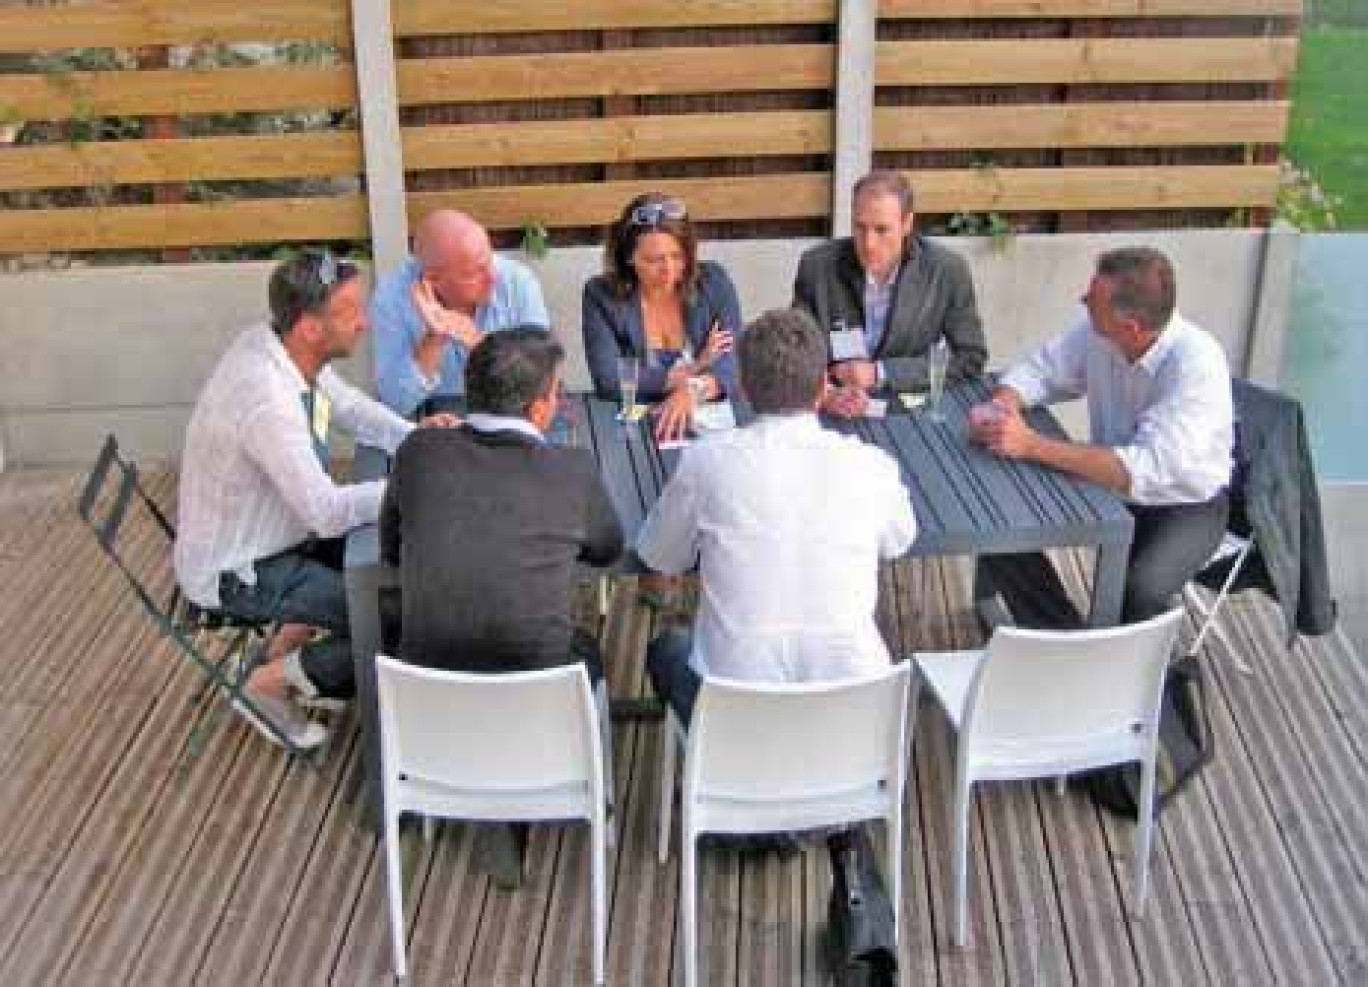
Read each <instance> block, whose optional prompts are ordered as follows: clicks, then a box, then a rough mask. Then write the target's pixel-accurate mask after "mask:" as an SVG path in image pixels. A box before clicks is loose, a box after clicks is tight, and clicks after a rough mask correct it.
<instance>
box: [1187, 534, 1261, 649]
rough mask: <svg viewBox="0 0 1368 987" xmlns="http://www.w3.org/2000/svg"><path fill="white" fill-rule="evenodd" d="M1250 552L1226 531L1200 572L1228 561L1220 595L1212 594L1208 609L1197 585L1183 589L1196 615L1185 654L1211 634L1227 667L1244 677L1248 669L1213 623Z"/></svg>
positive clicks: (1250, 543)
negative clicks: (1195, 626) (1222, 648)
mask: <svg viewBox="0 0 1368 987" xmlns="http://www.w3.org/2000/svg"><path fill="white" fill-rule="evenodd" d="M1253 548H1254V542H1253V540H1252V539H1249V538H1241V537H1240V536H1239V535H1234V534H1231V533H1230V532H1229V531H1227V532H1226V533H1225V535H1224V536H1223V537H1222V538H1221V544H1219V545H1217V546H1216V551H1214V552H1212V553H1211V558H1210V559H1209V560H1208V561H1207V564H1206V565H1205V566H1203V567H1202V568H1204V569H1206V568H1210V567H1211V566H1213V565H1216V564H1218V563H1222V562H1226V561H1227V560H1230V571H1229V572H1228V573H1226V578H1225V581H1224V582H1223V583H1222V584H1221V589H1220V592H1218V593H1217V594H1216V599H1214V600H1212V602H1211V606H1209V607H1208V606H1207V605H1206V603H1205V602H1204V601H1203V600H1202V594H1201V593H1199V592H1198V590H1197V583H1196V581H1195V580H1191V581H1189V582H1188V583H1187V585H1185V586H1184V587H1183V599H1184V600H1185V601H1186V602H1187V605H1188V606H1189V607H1191V608H1192V609H1193V610H1194V611H1196V613H1197V614H1198V615H1199V616H1198V620H1199V621H1200V625H1199V626H1198V629H1197V636H1196V637H1194V638H1193V639H1192V644H1191V645H1190V646H1189V647H1188V652H1187V653H1188V654H1189V655H1195V654H1197V652H1198V651H1200V650H1201V648H1202V642H1203V641H1204V640H1206V636H1207V633H1208V632H1212V633H1214V634H1215V635H1216V637H1217V638H1219V639H1220V641H1221V643H1222V644H1223V645H1225V654H1226V656H1227V657H1228V658H1229V659H1230V661H1231V663H1232V664H1234V666H1235V667H1236V668H1237V669H1239V670H1240V671H1241V672H1243V673H1244V674H1246V675H1252V674H1254V673H1253V671H1252V670H1251V669H1250V667H1249V665H1248V664H1247V663H1246V662H1245V661H1244V659H1242V658H1241V657H1240V656H1239V652H1237V651H1236V650H1235V646H1234V644H1232V643H1231V640H1230V638H1228V637H1226V635H1225V632H1224V631H1223V630H1221V625H1220V624H1218V623H1217V622H1216V618H1217V617H1218V616H1220V613H1221V606H1222V605H1223V604H1224V603H1225V601H1226V597H1227V596H1229V595H1230V587H1232V586H1234V585H1235V580H1236V578H1237V577H1238V576H1239V575H1240V570H1242V569H1243V568H1244V565H1245V562H1246V561H1247V560H1248V559H1249V554H1250V552H1251V551H1252V550H1253Z"/></svg>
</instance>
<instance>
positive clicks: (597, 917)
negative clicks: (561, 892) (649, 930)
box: [589, 818, 612, 985]
mask: <svg viewBox="0 0 1368 987" xmlns="http://www.w3.org/2000/svg"><path fill="white" fill-rule="evenodd" d="M611 831H612V826H611V824H610V823H609V821H608V820H607V819H606V818H600V819H599V820H598V821H597V822H595V821H591V822H590V832H589V835H590V840H591V842H592V843H593V846H592V847H591V848H590V856H589V861H590V868H591V871H592V873H591V874H590V877H589V880H590V882H591V883H592V885H593V891H592V894H593V902H592V904H591V908H592V909H593V929H592V934H593V937H594V958H593V964H594V983H595V984H599V985H602V984H603V983H605V982H606V979H607V974H606V973H605V971H604V965H605V962H606V957H607V953H608V834H609V833H610V832H611Z"/></svg>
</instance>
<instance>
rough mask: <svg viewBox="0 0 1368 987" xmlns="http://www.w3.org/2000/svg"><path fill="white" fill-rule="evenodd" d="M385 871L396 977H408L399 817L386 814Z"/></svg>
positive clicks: (395, 814)
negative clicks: (405, 953) (405, 952)
mask: <svg viewBox="0 0 1368 987" xmlns="http://www.w3.org/2000/svg"><path fill="white" fill-rule="evenodd" d="M383 838H384V841H385V871H386V875H385V876H386V879H387V880H386V883H387V884H388V886H389V888H388V890H389V918H390V942H391V943H392V944H393V947H394V975H395V976H396V977H398V978H400V979H403V978H404V977H406V976H408V961H407V959H406V957H405V955H404V947H405V942H404V868H403V863H402V861H401V860H400V858H399V815H398V813H395V812H389V811H387V812H386V813H385V831H384V837H383Z"/></svg>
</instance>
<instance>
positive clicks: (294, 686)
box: [285, 648, 351, 713]
mask: <svg viewBox="0 0 1368 987" xmlns="http://www.w3.org/2000/svg"><path fill="white" fill-rule="evenodd" d="M285 682H286V684H287V685H289V687H290V691H291V692H292V693H293V699H294V701H295V702H296V703H297V704H298V705H300V706H303V707H304V708H305V709H325V710H328V711H330V712H333V713H340V712H342V711H343V710H344V709H346V708H347V706H348V705H349V704H350V703H351V700H350V699H339V698H336V697H333V696H325V695H323V694H322V693H320V692H319V691H318V686H316V685H314V684H313V680H312V679H310V678H309V676H308V675H306V674H304V666H303V665H302V664H301V663H300V660H299V649H298V648H296V649H295V650H294V651H291V652H290V653H289V654H288V655H286V656H285Z"/></svg>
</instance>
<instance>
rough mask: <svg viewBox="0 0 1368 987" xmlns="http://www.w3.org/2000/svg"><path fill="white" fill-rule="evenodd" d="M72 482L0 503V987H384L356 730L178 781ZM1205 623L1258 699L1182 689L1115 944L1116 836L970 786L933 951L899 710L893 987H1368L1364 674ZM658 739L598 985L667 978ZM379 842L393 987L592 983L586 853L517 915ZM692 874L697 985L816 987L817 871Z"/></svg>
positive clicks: (619, 642)
mask: <svg viewBox="0 0 1368 987" xmlns="http://www.w3.org/2000/svg"><path fill="white" fill-rule="evenodd" d="M76 482H77V480H76V477H75V476H74V475H72V474H64V473H20V474H9V475H5V476H2V477H0V587H3V593H0V642H3V645H0V654H3V662H4V673H3V675H0V737H3V743H0V818H2V819H3V820H4V822H3V826H0V984H5V985H27V984H42V985H55V984H92V985H93V984H100V985H114V984H137V985H145V984H177V985H181V984H202V985H215V987H217V985H224V987H227V985H234V987H236V985H241V984H256V983H271V984H288V985H302V984H315V983H317V984H322V983H332V984H340V985H351V984H374V983H385V982H388V981H389V977H388V974H387V971H388V969H389V952H388V949H389V947H388V939H387V933H386V931H385V925H384V921H383V911H382V908H383V904H382V894H383V890H384V872H383V867H382V864H381V858H380V855H379V854H378V853H377V844H376V840H375V839H374V838H373V837H372V836H370V835H369V834H367V833H365V832H364V831H362V830H361V829H360V828H359V827H358V825H357V823H356V819H357V807H356V805H355V803H354V802H352V801H349V799H348V795H349V792H350V790H351V787H352V785H353V784H354V777H355V773H356V772H355V768H356V762H357V754H358V750H357V745H356V742H355V731H354V729H353V728H352V725H351V724H350V723H349V722H346V721H344V722H343V723H342V724H340V726H339V730H338V737H337V739H336V740H335V742H334V743H333V745H332V749H331V750H330V752H329V754H328V756H327V757H326V759H324V760H323V762H322V764H321V767H319V768H315V767H313V766H310V765H307V764H304V763H299V762H295V763H291V762H288V761H287V760H286V759H285V758H283V757H282V756H280V754H279V753H278V752H277V751H276V750H274V749H273V748H271V747H269V746H268V745H267V744H265V743H264V742H263V741H262V740H260V739H259V738H258V737H257V736H256V735H255V734H252V733H251V732H250V731H249V730H248V729H247V728H246V727H244V726H243V725H242V724H241V723H240V722H238V721H237V720H236V719H234V718H231V717H230V718H228V719H227V720H226V721H225V722H224V724H223V725H222V726H221V727H220V728H219V729H217V730H216V731H215V732H214V733H213V734H212V735H211V737H210V739H209V742H208V745H207V747H206V749H205V750H204V751H203V753H202V754H201V755H200V756H199V757H197V758H194V759H189V760H187V759H186V758H185V757H184V754H185V752H186V747H187V743H188V740H189V737H190V731H191V729H192V727H193V725H194V724H195V722H196V720H197V717H198V716H200V715H202V713H200V712H197V711H196V709H195V708H194V707H193V706H192V705H190V702H189V700H190V697H191V695H192V693H193V691H194V688H195V685H196V676H195V674H194V673H193V670H192V669H190V668H189V667H188V666H185V665H184V663H182V662H179V661H177V660H176V659H175V656H174V654H173V652H172V651H171V649H170V648H169V647H167V646H166V645H165V643H164V642H162V641H160V640H159V639H158V637H157V635H156V633H155V631H154V628H153V627H152V626H151V625H150V624H149V623H148V622H147V621H146V620H144V619H143V617H142V616H141V614H140V612H139V610H138V609H137V605H136V603H135V601H134V600H133V599H132V597H131V596H130V595H129V594H128V593H127V592H126V591H125V590H124V588H123V586H122V584H121V583H120V582H119V579H118V576H117V573H116V572H115V571H114V570H113V569H112V568H111V567H110V566H109V565H107V564H106V563H105V562H104V560H103V558H102V556H101V555H100V554H99V553H98V551H97V549H96V547H95V545H94V543H93V541H92V539H91V538H90V536H89V534H88V532H87V531H86V530H85V529H84V528H83V526H81V525H80V523H79V522H78V521H77V520H76V519H75V517H74V513H73V510H72V506H71V505H72V500H73V497H74V493H75V489H76ZM159 486H160V487H161V488H162V492H163V493H165V490H166V487H167V484H166V483H165V482H162V483H161V484H159ZM132 544H133V546H134V548H135V549H136V550H137V551H139V552H141V553H142V554H143V555H144V557H150V556H152V555H153V553H155V552H156V550H157V546H156V544H155V542H154V541H153V540H152V539H151V538H148V537H141V538H135V539H134V541H133V543H132ZM931 575H932V576H933V579H932V580H931V582H930V583H929V584H928V585H929V587H930V592H925V591H923V589H922V586H923V583H922V579H921V572H920V570H919V569H918V567H917V566H915V565H906V566H900V567H898V568H897V569H892V570H889V572H888V573H887V575H886V589H887V592H886V594H885V597H886V602H887V606H886V608H885V614H884V617H885V621H886V625H887V628H888V630H889V632H890V634H891V635H892V637H893V638H894V639H896V640H898V641H900V642H901V644H902V646H903V647H904V648H905V649H911V648H914V647H922V648H938V647H951V646H954V647H965V646H972V645H974V644H976V643H978V640H979V634H978V631H977V629H976V628H975V626H974V623H973V621H972V619H971V618H970V617H969V615H968V613H967V611H966V609H965V607H966V603H967V596H968V588H967V586H966V585H965V581H964V578H963V572H962V567H960V566H958V565H954V564H951V565H933V566H932V567H931ZM1229 615H1230V616H1229V620H1230V623H1229V624H1228V625H1227V626H1228V627H1229V628H1230V630H1231V633H1232V635H1233V637H1234V638H1235V640H1236V641H1237V642H1239V646H1240V648H1241V650H1242V651H1243V652H1244V653H1245V655H1246V657H1247V658H1248V659H1249V661H1250V662H1251V664H1252V665H1253V667H1254V675H1253V676H1252V677H1245V676H1242V675H1240V674H1238V673H1236V672H1235V671H1234V670H1233V668H1232V666H1231V665H1230V664H1229V663H1228V662H1225V661H1221V660H1219V659H1217V660H1214V661H1211V662H1210V663H1209V667H1210V669H1211V670H1212V672H1213V683H1214V688H1213V689H1212V690H1211V696H1212V699H1213V700H1214V706H1213V711H1212V712H1213V717H1214V722H1215V729H1216V733H1217V735H1218V743H1219V745H1220V751H1219V756H1218V760H1217V763H1216V764H1215V765H1214V766H1212V767H1211V768H1210V769H1209V770H1207V771H1206V772H1205V773H1204V775H1203V776H1202V777H1201V778H1200V780H1199V781H1198V783H1197V784H1196V785H1195V786H1194V787H1193V788H1192V789H1190V790H1189V791H1188V792H1186V793H1185V794H1184V795H1183V796H1182V797H1181V799H1180V801H1178V802H1177V803H1176V804H1175V805H1174V806H1173V807H1172V808H1171V809H1170V810H1169V811H1168V812H1167V813H1166V814H1165V815H1164V817H1163V820H1162V829H1161V833H1162V835H1161V838H1160V839H1159V841H1158V844H1157V852H1156V855H1155V858H1154V860H1153V865H1152V873H1153V878H1154V882H1153V891H1152V898H1151V901H1150V907H1149V912H1148V915H1147V917H1146V918H1145V919H1144V920H1143V921H1135V920H1133V919H1132V918H1131V917H1130V916H1129V914H1128V910H1127V905H1128V902H1129V898H1130V879H1129V872H1128V862H1129V853H1130V846H1131V827H1130V826H1128V825H1125V824H1122V823H1118V822H1117V821H1115V820H1114V819H1112V818H1110V817H1108V816H1106V815H1104V814H1101V813H1099V812H1098V811H1097V810H1096V809H1094V807H1093V806H1092V805H1091V803H1090V802H1088V801H1087V800H1086V799H1085V798H1084V797H1083V796H1082V795H1081V794H1079V793H1077V792H1076V791H1073V790H1070V791H1069V792H1068V793H1066V794H1064V795H1059V794H1056V792H1055V791H1054V788H1053V786H1051V785H1048V784H1047V785H1006V786H996V787H992V786H990V787H989V788H987V789H986V790H985V791H984V792H983V793H982V795H981V797H980V798H979V801H978V804H977V810H976V812H977V818H976V824H975V826H974V828H973V848H972V872H971V882H972V885H971V886H972V892H971V894H972V900H971V905H970V909H971V917H972V931H971V945H970V947H969V948H967V949H965V950H955V949H952V948H951V947H950V946H949V945H948V942H947V934H946V916H947V914H948V906H949V902H948V894H947V890H948V886H949V877H948V867H947V853H948V826H947V820H946V796H945V792H946V788H947V785H948V780H949V779H948V775H949V772H950V765H951V761H950V750H951V748H950V744H949V740H948V737H947V734H946V731H945V729H944V724H943V723H942V722H941V721H940V720H939V718H938V716H937V715H936V714H934V713H932V712H931V711H930V709H929V708H923V710H922V714H921V717H920V722H919V728H918V731H917V736H916V742H915V747H914V755H915V759H914V765H913V768H914V771H913V777H912V778H911V779H910V783H909V787H908V810H909V811H908V813H907V831H906V834H905V838H906V846H907V851H908V852H907V853H906V856H905V861H906V874H905V875H904V888H905V892H904V895H905V900H904V915H905V916H906V924H905V930H906V931H905V936H904V939H903V944H902V946H903V949H902V965H903V970H904V973H903V977H902V983H904V984H940V985H947V987H949V985H964V987H973V985H981V984H982V985H987V984H1031V985H1034V984H1049V985H1053V984H1079V985H1087V987H1093V985H1105V984H1119V985H1130V984H1142V983H1143V984H1162V985H1169V984H1173V985H1180V984H1181V985H1197V984H1212V985H1227V984H1237V983H1238V984H1255V985H1263V984H1305V985H1317V987H1320V985H1326V984H1345V985H1360V984H1364V983H1368V816H1366V815H1365V813H1364V811H1363V803H1364V799H1365V795H1368V727H1365V710H1368V666H1366V665H1365V662H1364V661H1363V660H1361V659H1360V658H1358V657H1356V656H1355V655H1354V654H1353V653H1352V651H1351V650H1350V648H1349V647H1348V645H1347V643H1346V641H1345V639H1344V638H1343V637H1342V636H1339V635H1335V636H1332V637H1328V638H1326V639H1323V640H1321V641H1317V642H1313V643H1311V644H1307V643H1301V644H1299V645H1298V646H1297V648H1296V649H1295V651H1294V652H1292V653H1291V654H1287V653H1285V651H1284V650H1283V648H1282V647H1281V645H1280V644H1278V643H1277V642H1276V635H1277V631H1276V627H1275V611H1274V610H1273V609H1272V607H1271V606H1269V605H1268V604H1267V603H1266V602H1265V601H1263V600H1262V599H1260V598H1257V597H1256V596H1255V595H1249V596H1247V597H1245V598H1242V599H1239V600H1237V601H1236V602H1235V605H1234V606H1232V608H1231V609H1230V611H1229ZM650 623H651V616H650V614H649V613H648V612H647V611H645V610H643V609H641V608H639V607H637V606H635V605H630V604H628V602H627V597H626V594H625V593H624V594H622V595H621V597H620V598H619V600H618V602H617V605H615V606H614V607H613V609H612V612H611V615H610V619H609V620H608V621H607V623H606V625H605V627H604V628H603V635H604V639H605V643H606V645H607V648H608V652H609V655H610V659H609V661H610V667H611V668H612V669H613V675H614V680H615V688H616V689H617V690H618V691H619V692H621V693H625V692H631V691H633V690H636V689H638V688H639V687H640V674H639V670H638V666H639V655H640V653H641V649H642V646H643V644H644V641H645V640H646V637H647V635H648V634H649V632H650ZM1209 657H1210V655H1209ZM660 734H661V730H660V726H659V724H656V723H647V724H642V725H627V726H624V727H621V728H620V729H619V730H618V732H617V735H616V743H615V755H616V763H615V765H614V768H615V771H616V782H617V787H618V792H619V800H620V803H621V810H622V811H621V830H620V834H619V840H618V850H617V853H616V856H615V859H614V861H613V864H612V866H613V875H612V878H611V885H610V887H611V939H610V951H609V969H610V977H609V982H610V983H612V984H630V985H662V987H663V985H666V984H668V983H670V982H671V976H672V972H673V963H672V952H673V943H674V925H675V922H674V920H675V912H676V901H677V882H678V871H677V866H675V865H674V864H672V865H671V866H668V867H660V866H657V865H656V863H655V860H654V856H653V852H652V850H653V839H654V825H655V816H656V809H655V798H654V796H655V793H656V779H657V770H658V768H657V764H658V761H657V758H658V754H659V744H660ZM406 839H407V840H408V842H407V843H406V846H405V864H406V867H407V869H408V871H409V877H408V884H407V886H408V889H409V891H408V895H409V901H410V903H411V907H412V919H411V929H412V932H411V946H410V950H411V962H412V966H413V969H414V973H413V976H412V978H411V982H412V983H415V984H430V983H432V984H435V983H444V984H445V983H465V984H473V985H485V984H498V985H504V984H547V985H560V984H583V983H587V982H588V980H589V976H588V952H587V925H588V917H587V909H586V898H587V895H586V891H587V874H588V872H587V862H586V859H585V852H584V851H585V840H584V833H583V831H582V830H580V829H577V828H573V827H565V828H550V827H546V828H541V829H539V830H536V831H535V835H534V837H533V845H532V852H531V857H530V876H529V879H528V880H527V881H526V882H525V885H524V887H523V888H522V889H521V890H519V891H517V892H514V893H505V892H501V891H498V890H496V889H494V888H492V887H491V886H490V885H489V883H488V882H487V880H486V879H485V878H484V877H483V876H481V875H480V874H479V873H478V872H476V871H475V870H473V869H472V867H471V847H472V840H471V837H470V833H469V831H468V830H467V829H466V828H465V827H460V826H454V825H453V826H448V827H445V828H444V829H443V830H441V831H440V833H439V837H438V839H437V840H436V841H435V842H434V843H433V844H432V845H431V846H428V845H425V844H424V842H423V841H422V839H421V837H420V836H419V835H418V834H416V833H413V834H409V836H408V837H407V838H406ZM703 871H704V873H703V881H704V888H703V893H702V895H701V898H700V900H701V902H702V906H703V916H702V922H703V925H702V929H703V933H702V935H703V940H704V952H705V956H704V963H705V968H704V969H705V974H704V977H703V983H705V984H708V985H710V987H712V985H730V984H746V985H791V984H820V983H822V982H823V978H822V976H821V974H820V972H819V964H818V962H817V956H818V948H819V930H820V920H821V915H822V910H823V906H824V902H825V896H826V880H827V877H826V873H825V871H826V867H825V860H824V855H823V854H820V853H817V852H808V853H807V854H805V855H803V856H802V857H799V858H795V859H792V860H787V861H780V860H777V859H765V858H762V859H749V858H746V859H742V858H739V857H738V856H737V855H735V854H732V853H729V852H725V851H709V852H707V853H706V854H705V857H704V867H703Z"/></svg>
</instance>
